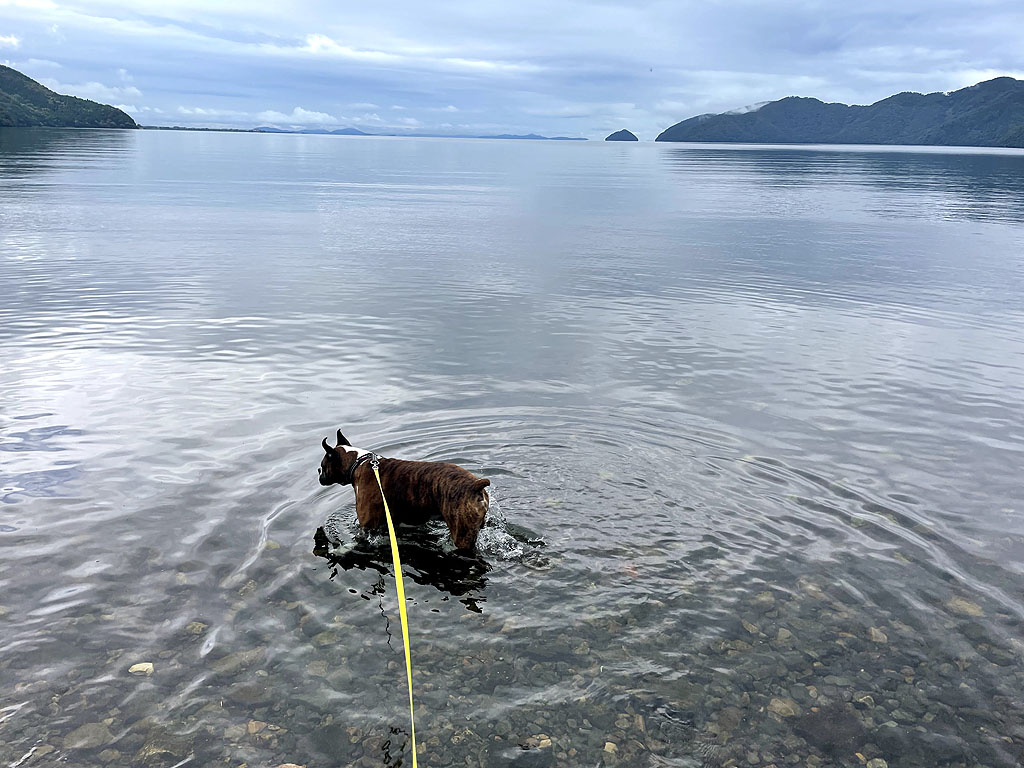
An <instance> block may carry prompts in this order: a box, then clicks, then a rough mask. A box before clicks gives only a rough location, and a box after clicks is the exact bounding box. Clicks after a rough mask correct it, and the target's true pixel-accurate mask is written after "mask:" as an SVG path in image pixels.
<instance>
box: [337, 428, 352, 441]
mask: <svg viewBox="0 0 1024 768" xmlns="http://www.w3.org/2000/svg"><path fill="white" fill-rule="evenodd" d="M338 445H352V443H350V442H349V441H348V438H347V437H345V436H344V435H343V434H341V430H340V429H339V430H338Z"/></svg>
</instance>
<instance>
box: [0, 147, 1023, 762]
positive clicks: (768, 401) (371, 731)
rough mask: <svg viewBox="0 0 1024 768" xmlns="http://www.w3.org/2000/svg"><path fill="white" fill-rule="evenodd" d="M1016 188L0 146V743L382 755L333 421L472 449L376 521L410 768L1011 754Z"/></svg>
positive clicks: (565, 154) (829, 152)
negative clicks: (415, 756) (330, 482)
mask: <svg viewBox="0 0 1024 768" xmlns="http://www.w3.org/2000/svg"><path fill="white" fill-rule="evenodd" d="M1022 179H1024V152H1020V151H1002V152H1000V151H984V152H982V151H970V150H941V149H933V148H932V149H909V150H903V149H894V148H884V149H878V150H876V149H870V148H863V147H860V148H858V147H831V148H829V147H818V148H813V147H812V148H793V147H789V148H765V147H741V146H724V147H723V146H701V145H676V146H673V145H655V144H640V145H630V146H623V145H618V144H603V143H586V144H584V143H575V142H572V143H570V142H550V143H544V142H501V141H455V140H403V139H363V138H340V137H320V136H274V135H239V134H203V133H169V132H103V131H60V130H38V131H36V130H10V129H7V130H0V502H2V503H0V558H2V560H0V562H2V568H0V762H2V763H3V764H8V763H10V764H19V765H42V764H48V763H53V762H55V761H61V760H63V761H64V762H65V763H66V764H69V765H80V766H84V765H100V764H111V765H124V764H129V765H145V766H170V765H217V764H221V765H230V766H237V765H239V764H240V763H243V762H245V763H247V764H248V765H250V766H256V765H267V766H273V765H277V764H279V763H286V762H292V763H297V764H300V765H307V766H310V768H313V767H314V766H316V767H320V766H340V765H361V766H379V765H398V764H399V762H400V761H402V760H403V759H405V760H406V764H409V763H408V746H407V737H406V735H405V730H407V728H408V723H407V712H406V710H405V709H404V706H405V698H404V697H405V689H404V673H403V671H402V666H401V665H402V654H401V643H400V633H399V631H398V624H397V606H396V604H395V598H394V582H393V579H392V577H391V575H390V566H389V555H388V553H387V550H386V549H385V548H384V544H383V542H382V541H381V540H380V538H379V537H374V536H369V537H365V536H361V535H360V534H359V533H358V531H357V530H356V528H355V524H354V513H353V511H352V502H351V491H350V490H348V489H341V488H338V487H332V488H322V487H320V485H319V484H318V483H317V478H316V467H317V465H318V463H319V460H320V455H321V449H320V440H321V439H322V438H323V437H324V436H326V435H329V434H333V433H334V431H335V430H336V429H337V428H338V427H344V429H345V433H346V435H348V436H349V437H350V438H351V439H352V440H353V441H355V442H356V443H357V444H358V445H361V446H363V447H367V448H372V449H374V450H376V451H378V452H381V453H384V454H385V455H391V456H398V457H403V458H417V459H445V460H451V461H456V462H458V463H460V464H462V465H464V466H466V467H467V468H469V469H471V470H472V471H474V472H476V473H478V474H480V475H482V476H487V477H490V478H491V480H492V491H493V494H492V498H493V500H494V503H493V508H492V509H493V514H492V520H491V522H490V524H489V526H488V528H486V529H485V531H484V533H483V535H482V538H481V552H480V559H479V560H468V559H466V558H460V557H459V556H458V555H457V554H455V553H452V552H451V551H450V546H449V545H448V544H447V542H446V540H445V536H444V531H443V528H442V527H437V526H432V527H429V528H428V529H427V530H425V531H404V532H403V541H404V542H405V543H404V545H403V547H404V551H406V552H407V560H408V562H409V566H410V567H409V570H410V574H409V576H410V580H409V581H407V590H408V594H409V598H410V605H409V611H410V616H411V621H412V642H413V654H414V664H415V683H416V700H417V735H418V738H419V741H420V744H421V748H422V749H423V753H422V755H421V758H420V762H421V763H422V764H424V765H509V764H511V765H523V766H526V765H580V766H594V765H598V764H605V765H612V764H618V765H649V766H697V765H702V764H704V765H709V766H710V765H737V764H739V765H761V766H767V765H770V764H775V765H777V766H782V765H790V764H795V765H808V766H815V765H822V766H828V765H859V764H861V762H862V760H861V758H860V757H858V756H857V755H858V753H859V754H860V755H861V756H862V757H863V759H864V760H870V759H878V758H881V759H883V760H886V761H887V762H888V765H890V766H894V767H896V768H899V767H900V766H933V765H940V764H950V765H970V766H976V765H984V766H1012V765H1016V764H1017V761H1019V760H1020V757H1021V753H1022V749H1024V697H1022V691H1024V679H1022V678H1024V642H1022V636H1024V632H1022V618H1024V598H1022V587H1024V519H1022V516H1021V497H1022V493H1021V482H1020V470H1021V467H1022V465H1024V462H1022V458H1024V409H1022V399H1024V398H1022V395H1024V341H1022V340H1021V332H1020V328H1021V326H1022V320H1024V259H1022V256H1021V254H1022V253H1024V224H1022V223H1021V222H1022V221H1024V181H1022ZM320 527H325V528H326V529H328V530H329V531H330V532H331V534H332V537H333V538H334V539H335V540H338V539H340V544H339V545H338V546H337V548H334V547H333V546H328V547H327V548H326V549H325V548H324V547H322V546H321V547H318V548H317V553H314V551H313V550H314V546H315V542H314V535H315V534H316V532H317V529H318V528H320ZM336 543H337V541H336ZM140 662H151V663H152V664H153V665H154V667H153V671H152V674H150V675H145V674H142V675H133V674H130V673H129V671H128V670H129V667H131V666H132V665H134V664H136V663H140ZM19 761H20V762H19ZM730 761H735V762H734V763H730ZM876 765H877V764H876ZM873 768H874V767H873Z"/></svg>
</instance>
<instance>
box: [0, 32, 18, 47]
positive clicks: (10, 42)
mask: <svg viewBox="0 0 1024 768" xmlns="http://www.w3.org/2000/svg"><path fill="white" fill-rule="evenodd" d="M19 45H21V39H20V38H17V37H15V36H14V35H0V48H17V47H18V46H19Z"/></svg>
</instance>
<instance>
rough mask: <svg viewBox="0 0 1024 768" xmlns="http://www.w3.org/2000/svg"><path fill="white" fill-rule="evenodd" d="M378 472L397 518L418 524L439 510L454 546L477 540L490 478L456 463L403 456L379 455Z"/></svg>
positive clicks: (433, 515) (487, 502) (488, 500)
mask: <svg viewBox="0 0 1024 768" xmlns="http://www.w3.org/2000/svg"><path fill="white" fill-rule="evenodd" d="M371 471H372V470H371ZM380 476H381V483H382V484H383V486H384V493H385V495H386V496H387V498H388V506H389V507H390V509H391V511H392V514H393V515H394V516H395V519H396V521H397V522H402V523H409V524H419V523H423V522H425V521H426V520H429V519H430V518H432V517H435V516H437V515H438V514H440V515H441V517H442V519H443V520H444V521H445V523H447V525H448V529H449V531H451V535H452V540H453V541H454V542H455V546H457V547H458V548H459V549H469V548H471V547H472V546H473V545H474V544H475V543H476V537H477V534H479V532H480V528H481V527H482V526H483V523H484V518H485V517H486V515H487V511H488V509H489V508H490V494H489V493H488V492H487V487H488V486H489V485H490V484H491V481H490V480H488V479H487V478H485V477H477V476H476V475H474V474H473V473H472V472H470V471H469V470H467V469H463V468H462V467H460V466H458V465H457V464H447V463H444V462H436V461H404V460H402V459H381V460H380ZM379 493H380V492H379V491H378V492H377V495H378V496H379Z"/></svg>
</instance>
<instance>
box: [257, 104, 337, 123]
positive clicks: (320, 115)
mask: <svg viewBox="0 0 1024 768" xmlns="http://www.w3.org/2000/svg"><path fill="white" fill-rule="evenodd" d="M256 118H257V119H259V120H262V121H264V122H267V123H287V124H289V125H327V124H334V125H336V124H337V123H338V118H336V117H335V116H334V115H329V114H327V113H326V112H314V111H312V110H308V109H303V108H302V107H295V108H294V109H293V110H292V112H291V114H290V115H286V114H285V113H284V112H276V111H274V110H272V109H268V110H266V111H264V112H260V113H259V114H258V115H256Z"/></svg>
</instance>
